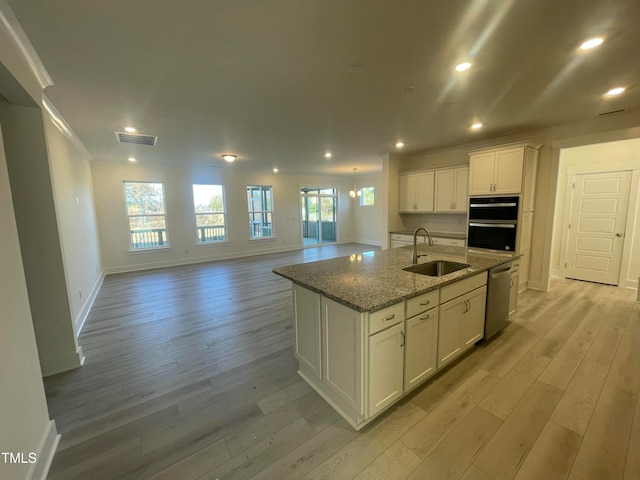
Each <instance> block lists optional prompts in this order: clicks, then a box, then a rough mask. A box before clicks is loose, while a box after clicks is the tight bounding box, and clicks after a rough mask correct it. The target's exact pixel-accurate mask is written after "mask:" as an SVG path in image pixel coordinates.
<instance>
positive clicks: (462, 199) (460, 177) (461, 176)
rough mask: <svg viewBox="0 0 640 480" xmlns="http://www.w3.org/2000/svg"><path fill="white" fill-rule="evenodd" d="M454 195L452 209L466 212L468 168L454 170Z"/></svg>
mask: <svg viewBox="0 0 640 480" xmlns="http://www.w3.org/2000/svg"><path fill="white" fill-rule="evenodd" d="M455 187H456V188H455V197H454V199H453V211H455V212H466V211H467V210H468V209H469V205H468V203H469V201H468V195H469V193H468V191H469V169H468V168H466V167H465V168H456V170H455Z"/></svg>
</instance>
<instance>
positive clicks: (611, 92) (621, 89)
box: [606, 87, 624, 97]
mask: <svg viewBox="0 0 640 480" xmlns="http://www.w3.org/2000/svg"><path fill="white" fill-rule="evenodd" d="M622 92H624V87H616V88H612V89H611V90H609V91H608V92H607V93H606V95H607V96H609V97H613V96H614V95H620V94H621V93H622Z"/></svg>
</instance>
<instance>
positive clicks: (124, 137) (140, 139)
mask: <svg viewBox="0 0 640 480" xmlns="http://www.w3.org/2000/svg"><path fill="white" fill-rule="evenodd" d="M115 134H116V138H117V139H118V143H132V144H134V145H150V146H152V147H153V146H154V145H155V144H156V143H158V137H156V136H154V135H140V134H137V133H126V132H115Z"/></svg>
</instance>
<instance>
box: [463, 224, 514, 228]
mask: <svg viewBox="0 0 640 480" xmlns="http://www.w3.org/2000/svg"><path fill="white" fill-rule="evenodd" d="M469 226H470V227H487V228H516V226H515V225H514V224H512V223H470V224H469Z"/></svg>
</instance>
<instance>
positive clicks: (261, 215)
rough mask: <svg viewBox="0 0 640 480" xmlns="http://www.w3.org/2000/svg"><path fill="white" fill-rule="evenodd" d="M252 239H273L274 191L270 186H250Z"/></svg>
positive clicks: (248, 193)
mask: <svg viewBox="0 0 640 480" xmlns="http://www.w3.org/2000/svg"><path fill="white" fill-rule="evenodd" d="M247 200H248V202H249V227H250V230H251V238H270V237H273V236H274V234H273V191H272V189H271V187H269V186H259V185H248V186H247Z"/></svg>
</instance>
